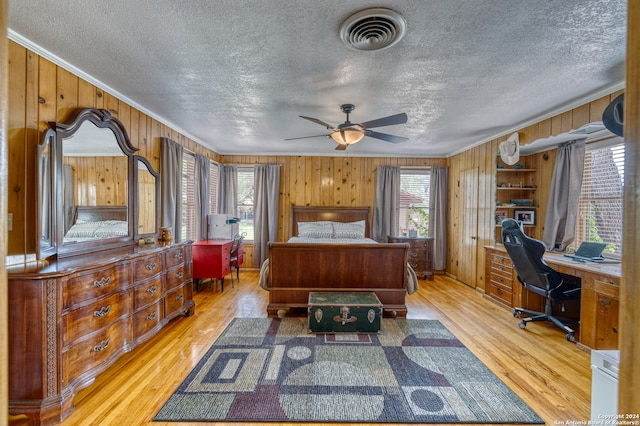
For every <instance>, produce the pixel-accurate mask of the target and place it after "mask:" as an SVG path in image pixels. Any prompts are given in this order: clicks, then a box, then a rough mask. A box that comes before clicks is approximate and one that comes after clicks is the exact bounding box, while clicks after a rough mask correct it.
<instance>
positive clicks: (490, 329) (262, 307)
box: [63, 269, 591, 426]
mask: <svg viewBox="0 0 640 426" xmlns="http://www.w3.org/2000/svg"><path fill="white" fill-rule="evenodd" d="M240 279H241V282H240V283H238V282H237V281H236V283H235V288H232V287H231V282H230V280H229V279H228V278H227V280H225V284H226V285H225V291H224V292H223V293H221V292H220V287H219V286H218V287H217V288H216V289H213V288H212V287H210V286H202V287H201V288H200V291H199V292H197V293H196V294H195V297H194V299H195V302H196V308H195V315H193V316H191V317H187V318H179V319H176V320H174V321H172V323H170V324H169V325H168V326H167V327H166V328H165V329H163V330H162V331H161V332H160V333H158V335H156V336H154V337H153V338H152V339H151V340H149V341H147V342H145V343H144V344H143V345H141V346H139V347H138V348H136V349H135V350H134V351H133V352H131V353H128V354H126V355H125V356H123V357H122V358H121V359H120V360H119V361H118V362H117V363H116V364H114V365H113V366H112V367H111V368H110V369H108V370H107V371H106V372H104V373H103V374H101V375H100V376H99V377H98V378H97V379H96V381H95V383H93V384H92V385H91V386H89V387H87V388H85V389H84V390H82V391H80V392H79V394H78V395H77V396H76V398H75V407H76V408H75V411H74V413H72V414H71V416H69V418H68V419H67V420H65V422H64V423H63V425H64V426H67V425H90V424H93V425H147V424H149V425H155V426H161V425H166V426H177V425H187V424H189V423H161V422H157V423H156V422H152V419H153V416H154V415H155V414H156V412H157V411H158V410H159V409H160V407H161V406H162V405H163V403H164V402H165V401H166V400H167V399H168V398H169V396H170V395H171V393H172V392H173V390H174V389H175V388H176V387H177V386H178V385H179V384H180V383H181V382H182V380H183V379H184V378H185V377H186V376H187V374H188V373H189V372H190V371H191V369H192V368H193V367H194V366H195V364H196V363H197V362H198V360H200V358H201V357H202V356H203V355H204V353H205V352H206V350H207V349H208V348H209V347H210V345H211V344H212V343H213V342H214V341H215V340H216V338H217V337H218V336H219V335H220V333H221V332H222V331H223V330H224V328H225V327H226V326H227V324H228V323H229V322H230V321H231V320H232V319H233V318H234V317H266V304H267V297H268V293H267V292H266V291H264V290H262V289H261V288H260V287H259V286H258V284H257V282H258V271H255V270H247V269H242V270H241V272H240ZM420 284H421V287H420V290H419V291H418V293H416V294H413V295H411V296H408V297H407V305H408V308H409V313H408V316H407V317H408V318H429V319H438V320H440V321H441V322H442V323H443V324H444V325H445V326H446V327H447V328H448V329H449V330H450V331H451V332H452V333H453V334H454V335H455V336H456V337H457V338H458V339H459V340H460V341H462V343H464V344H465V345H466V346H467V347H468V348H469V349H470V350H471V351H472V352H473V353H474V354H475V355H476V356H477V357H478V358H479V359H481V360H482V361H483V362H484V363H485V364H486V365H487V366H488V367H489V368H490V369H491V370H492V371H493V372H494V373H495V374H497V375H498V376H499V377H500V378H501V379H502V380H503V381H504V382H505V383H506V384H507V386H509V387H510V388H511V389H513V390H514V392H515V393H517V394H518V395H519V396H520V397H521V398H522V399H523V400H524V401H525V402H527V403H528V404H529V406H530V407H531V408H532V409H533V410H534V411H536V412H537V413H538V415H540V416H541V417H542V418H543V419H544V420H545V422H546V423H547V424H558V423H557V422H565V424H566V422H567V421H586V420H588V419H589V412H590V394H591V366H590V356H589V354H588V353H587V352H585V351H583V350H581V349H579V348H578V347H577V346H576V345H575V344H573V343H570V342H568V341H567V340H566V339H565V333H564V332H562V331H560V330H558V329H556V328H554V327H553V326H551V325H547V324H540V323H536V324H530V325H528V326H527V328H526V329H525V330H522V329H520V328H519V327H518V320H517V319H516V318H514V317H513V315H512V313H511V311H510V310H508V309H506V308H504V307H501V306H498V305H496V304H495V303H494V302H491V301H490V300H488V299H487V298H485V297H484V296H483V294H481V293H480V292H478V291H477V290H474V289H471V288H470V287H467V286H465V285H463V284H461V283H459V282H457V281H454V280H452V279H450V278H448V277H444V276H436V278H435V280H434V281H421V282H420ZM235 424H237V423H235ZM265 424H269V425H274V423H265ZM313 425H314V426H318V425H320V423H314V424H313ZM359 425H360V426H362V424H359Z"/></svg>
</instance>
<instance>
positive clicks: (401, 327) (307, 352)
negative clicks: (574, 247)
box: [154, 318, 544, 423]
mask: <svg viewBox="0 0 640 426" xmlns="http://www.w3.org/2000/svg"><path fill="white" fill-rule="evenodd" d="M154 420H156V421H194V422H196V421H238V422H241V421H282V422H297V421H299V422H375V423H385V422H398V423H544V422H543V421H542V419H541V418H540V417H538V415H536V413H534V412H533V411H532V410H531V409H530V408H529V407H528V406H527V405H526V404H525V403H524V402H523V401H522V400H521V399H520V398H519V397H518V396H517V395H515V394H514V393H513V392H512V391H511V390H510V389H509V388H508V387H507V386H505V384H504V383H503V382H501V381H500V379H498V377H497V376H496V375H495V374H493V373H492V372H491V371H490V370H489V369H488V368H487V367H486V366H485V365H484V364H482V362H480V360H478V359H477V358H476V357H475V356H474V355H473V354H472V353H471V352H470V351H469V350H468V349H467V348H465V347H464V346H463V345H462V344H461V343H460V342H459V341H458V340H457V339H456V338H455V337H454V336H453V335H452V334H451V333H450V332H449V331H448V330H447V329H446V328H445V327H444V326H443V325H442V324H441V323H440V322H439V321H436V320H407V319H387V318H385V319H383V322H382V331H381V332H380V333H379V334H350V333H349V334H313V333H309V332H308V327H307V320H306V318H283V319H279V318H272V319H267V318H242V319H240V318H235V319H234V320H233V321H232V322H231V324H230V325H229V326H228V327H227V329H226V330H225V331H224V332H223V333H222V335H221V336H220V337H219V338H218V340H217V341H216V342H215V343H214V345H213V346H212V347H211V348H210V349H209V351H207V354H206V355H205V356H204V358H203V359H202V360H200V362H199V363H198V365H197V366H196V367H195V368H194V369H193V371H192V372H191V373H190V374H189V376H188V377H187V378H186V380H185V381H184V382H183V383H182V384H181V385H180V387H179V388H178V389H177V390H176V392H175V393H174V394H173V395H172V396H171V397H170V398H169V400H168V401H167V402H166V404H165V405H164V407H162V409H161V410H160V412H159V413H158V414H157V415H156V417H155V418H154Z"/></svg>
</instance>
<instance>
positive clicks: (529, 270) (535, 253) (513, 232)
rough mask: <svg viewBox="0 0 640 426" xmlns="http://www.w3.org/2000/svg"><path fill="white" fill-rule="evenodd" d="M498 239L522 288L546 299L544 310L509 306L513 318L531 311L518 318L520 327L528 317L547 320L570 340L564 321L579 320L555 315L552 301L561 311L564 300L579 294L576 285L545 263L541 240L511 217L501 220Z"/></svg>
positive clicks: (571, 337) (573, 322)
mask: <svg viewBox="0 0 640 426" xmlns="http://www.w3.org/2000/svg"><path fill="white" fill-rule="evenodd" d="M502 243H503V244H504V247H505V249H506V250H507V253H509V257H510V258H511V261H512V262H513V266H514V268H515V270H516V273H517V276H518V281H520V282H521V283H522V285H523V286H524V288H525V289H527V290H529V291H531V292H533V293H536V294H539V295H541V296H543V297H544V298H545V299H546V300H545V308H544V312H538V311H532V310H529V309H524V308H515V309H514V310H513V316H514V317H516V318H520V317H521V315H522V314H523V313H525V314H528V315H532V316H530V317H527V318H524V319H523V320H522V321H520V323H519V324H518V325H519V326H520V328H525V327H526V326H527V323H528V322H531V321H549V322H552V323H553V324H555V325H556V326H558V327H560V328H561V329H562V330H564V331H565V332H566V333H567V340H568V341H570V342H574V341H575V337H574V335H573V329H571V328H570V327H569V326H567V325H566V324H578V323H579V322H578V321H576V320H573V319H569V318H562V317H557V316H555V315H554V313H553V303H554V302H555V303H560V304H561V306H562V310H563V311H564V304H563V302H564V301H567V300H575V299H579V298H580V286H579V285H577V284H575V283H571V282H568V281H566V280H565V279H564V278H563V276H562V275H561V274H560V273H559V272H557V271H555V270H554V269H552V268H551V267H550V266H549V265H547V264H546V263H545V261H544V259H543V258H542V256H543V255H544V253H545V250H546V248H545V245H544V243H542V242H541V241H538V240H535V239H533V238H530V237H528V236H526V235H525V234H524V232H522V229H521V228H520V225H519V224H518V222H516V221H515V220H514V219H505V220H503V221H502Z"/></svg>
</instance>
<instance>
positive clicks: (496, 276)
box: [489, 270, 513, 291]
mask: <svg viewBox="0 0 640 426" xmlns="http://www.w3.org/2000/svg"><path fill="white" fill-rule="evenodd" d="M489 282H490V283H492V284H493V285H495V286H498V287H502V288H504V289H506V290H509V291H513V276H512V275H506V274H504V273H503V272H502V271H498V272H496V271H493V270H492V271H491V274H489Z"/></svg>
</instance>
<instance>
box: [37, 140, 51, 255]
mask: <svg viewBox="0 0 640 426" xmlns="http://www.w3.org/2000/svg"><path fill="white" fill-rule="evenodd" d="M54 141H55V133H54V132H52V131H47V132H45V133H44V136H43V138H42V141H41V142H40V144H39V145H38V155H37V157H36V158H37V161H38V203H37V211H38V215H37V217H38V233H37V235H38V259H43V258H46V257H48V256H50V255H52V254H54V253H55V244H54V235H55V232H54V226H55V220H54V213H55V209H54V208H53V203H52V200H53V196H54V195H53V182H52V177H53V176H54V174H53V166H54V162H53V158H54V156H53V152H54Z"/></svg>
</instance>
